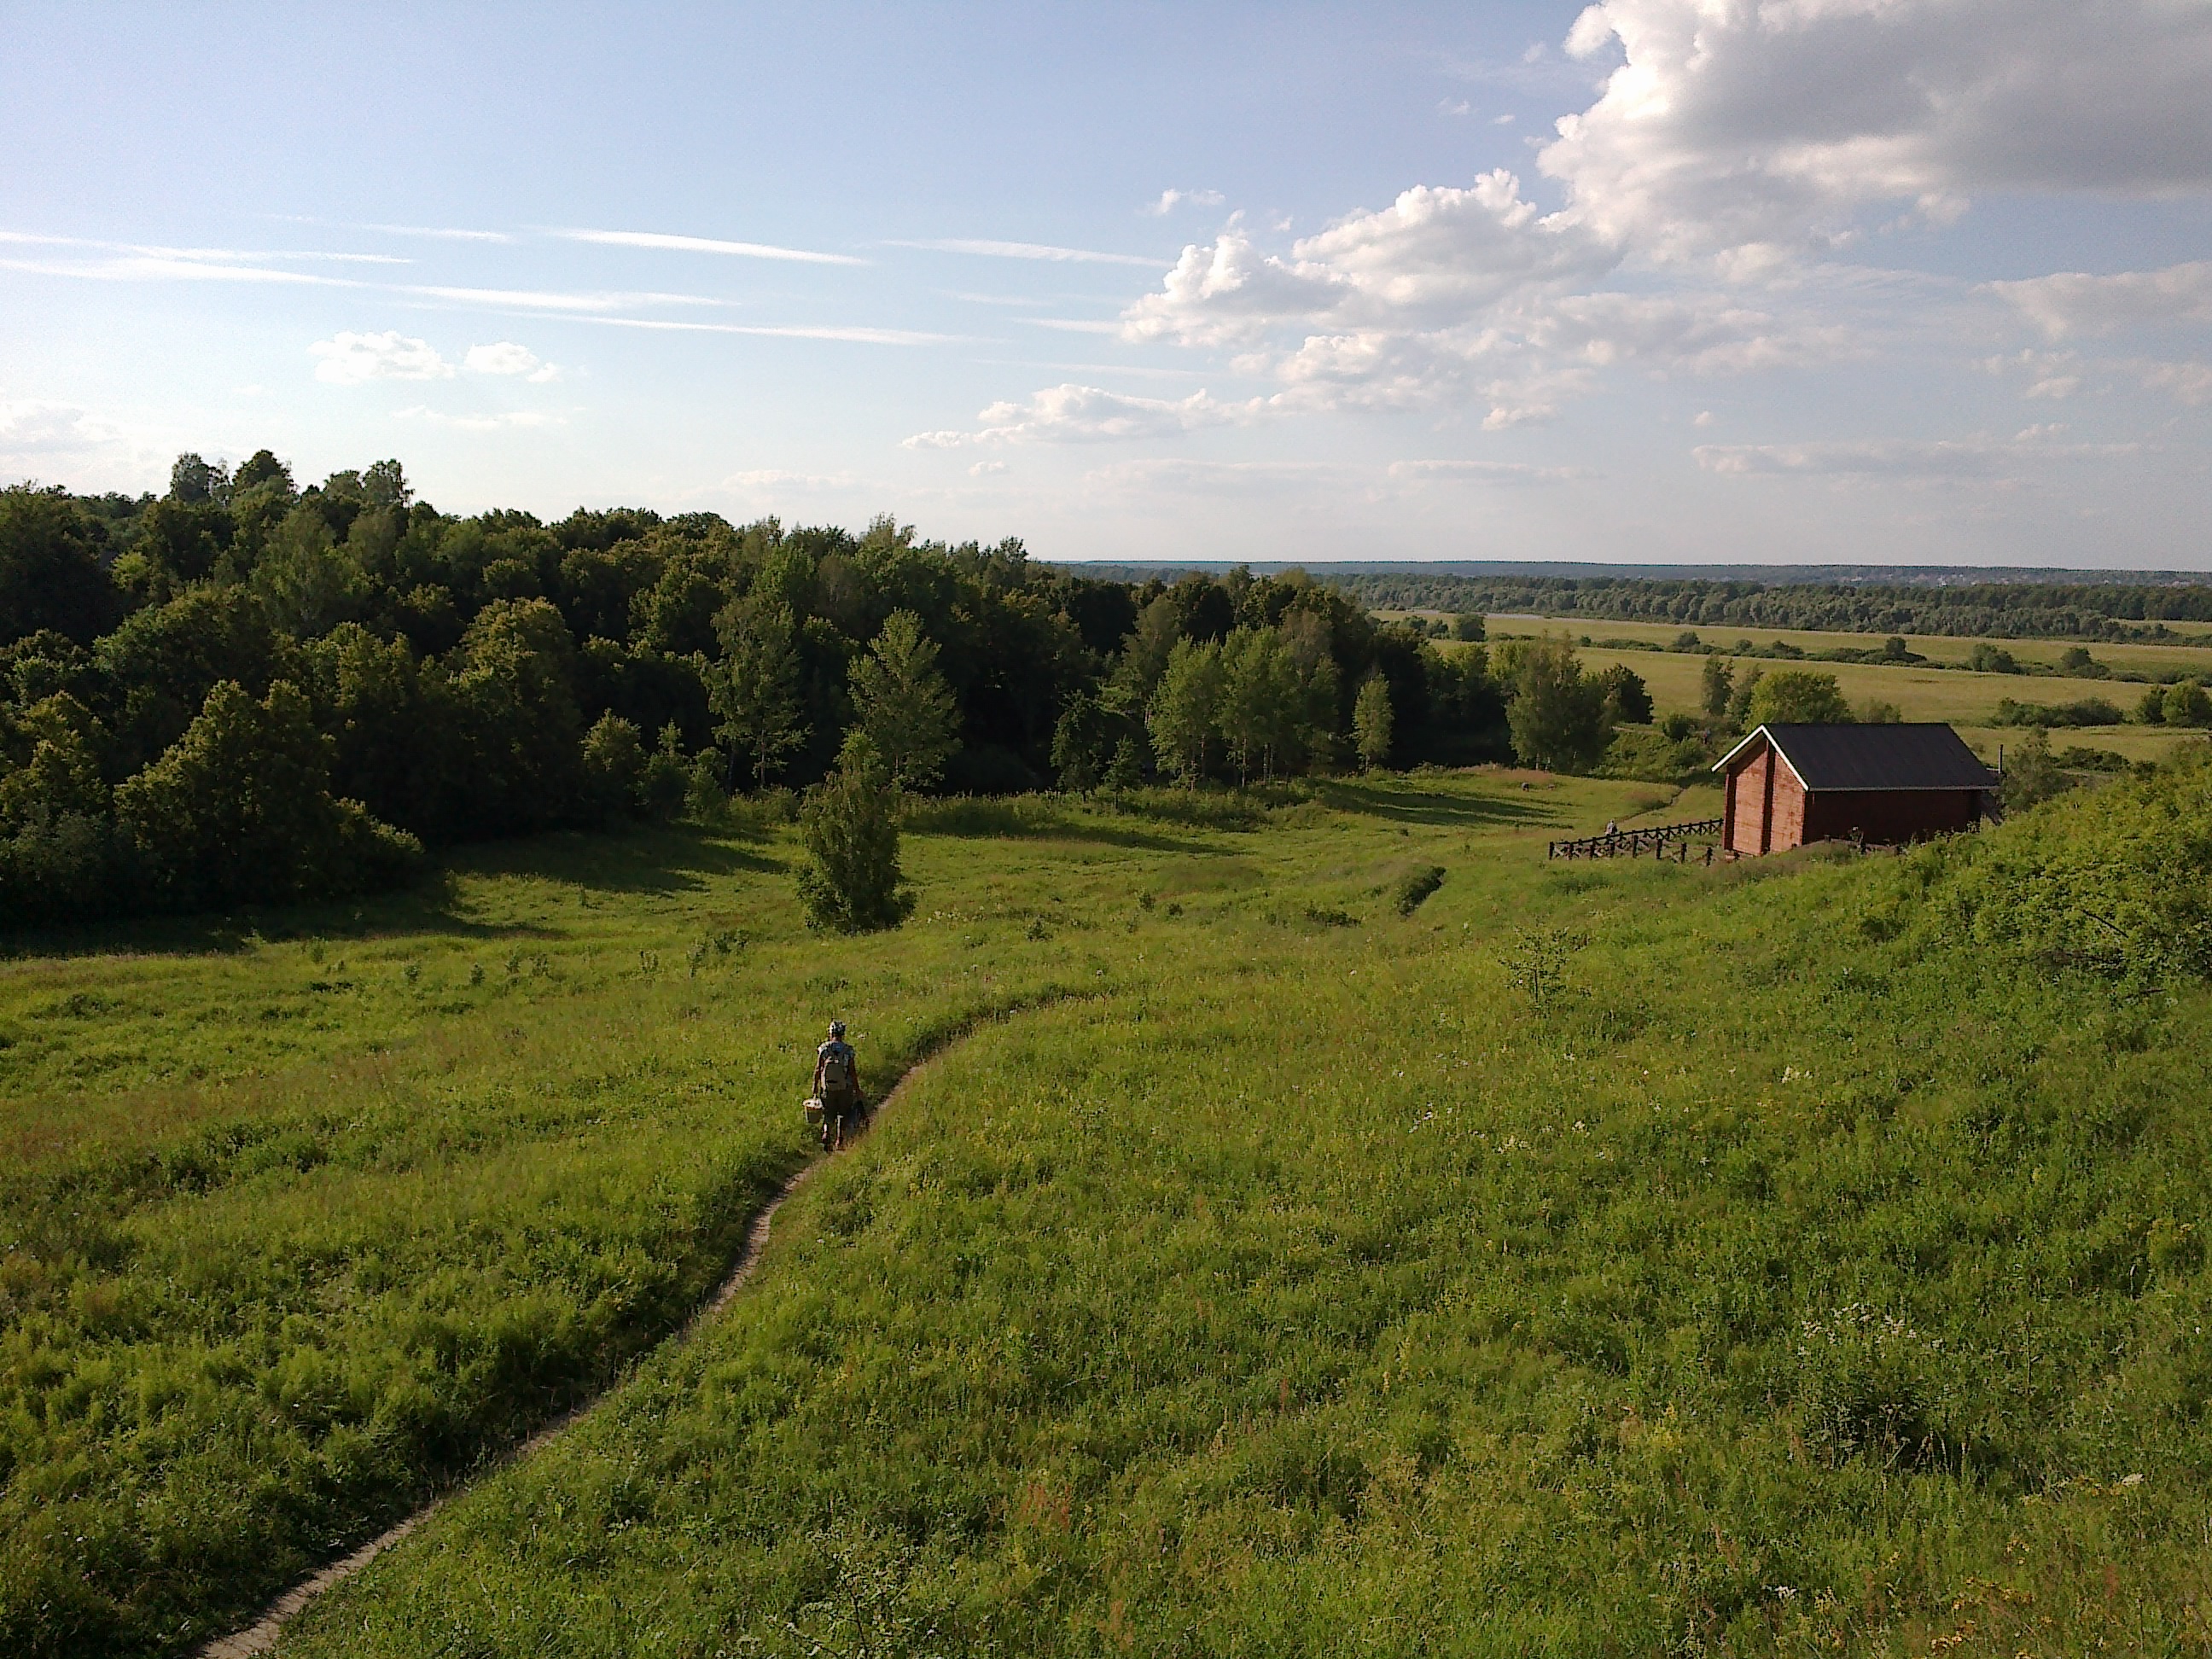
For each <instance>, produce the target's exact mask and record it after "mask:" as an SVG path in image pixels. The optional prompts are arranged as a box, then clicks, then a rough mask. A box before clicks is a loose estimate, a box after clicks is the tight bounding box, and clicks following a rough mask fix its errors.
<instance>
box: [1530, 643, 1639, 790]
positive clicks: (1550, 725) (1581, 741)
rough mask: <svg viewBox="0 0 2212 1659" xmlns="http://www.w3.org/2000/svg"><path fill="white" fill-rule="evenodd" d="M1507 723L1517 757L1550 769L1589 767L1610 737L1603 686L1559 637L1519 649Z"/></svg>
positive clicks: (1573, 770)
mask: <svg viewBox="0 0 2212 1659" xmlns="http://www.w3.org/2000/svg"><path fill="white" fill-rule="evenodd" d="M1506 721H1507V724H1508V726H1510V728H1511V731H1512V733H1513V748H1514V750H1515V752H1516V753H1517V754H1518V755H1519V756H1520V757H1521V758H1522V761H1523V762H1525V763H1527V764H1528V765H1530V766H1541V767H1543V768H1545V769H1547V770H1549V771H1553V772H1574V773H1580V772H1588V771H1589V770H1590V769H1592V768H1594V767H1595V766H1596V765H1597V763H1599V762H1600V761H1601V760H1602V759H1603V758H1604V757H1605V750H1606V745H1607V744H1608V743H1610V742H1611V741H1612V740H1613V724H1612V722H1611V721H1610V720H1608V719H1607V715H1606V694H1605V688H1604V687H1603V685H1601V684H1600V683H1599V682H1598V681H1596V680H1594V679H1590V678H1586V677H1585V676H1584V675H1583V671H1582V665H1581V664H1580V663H1578V662H1577V661H1576V660H1575V648H1574V646H1573V644H1572V643H1571V641H1568V640H1566V639H1564V638H1546V639H1541V640H1534V641H1529V642H1528V644H1527V645H1526V646H1525V647H1523V648H1522V650H1521V652H1520V653H1519V654H1518V656H1517V659H1516V670H1515V674H1514V684H1513V701H1512V702H1510V704H1508V705H1507V708H1506Z"/></svg>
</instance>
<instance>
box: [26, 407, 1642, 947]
mask: <svg viewBox="0 0 2212 1659" xmlns="http://www.w3.org/2000/svg"><path fill="white" fill-rule="evenodd" d="M1583 702H1584V703H1585V704H1588V703H1589V702H1590V699H1589V697H1588V696H1585V697H1584V698H1583ZM1585 724H1587V722H1585ZM855 727H864V728H866V730H867V731H868V732H869V735H870V736H871V737H872V738H873V739H875V741H876V745H877V747H878V750H879V751H880V752H882V753H883V754H884V756H885V757H886V759H887V760H888V761H889V762H890V769H891V771H892V774H893V775H894V777H895V779H896V781H897V782H898V783H900V784H901V785H902V787H905V788H906V789H908V790H909V791H927V790H933V789H934V790H941V791H945V792H948V793H1018V792H1021V791H1024V790H1030V789H1034V788H1038V787H1047V786H1048V785H1050V784H1052V783H1054V782H1058V783H1059V784H1060V785H1061V786H1062V787H1070V788H1073V789H1077V790H1084V789H1089V788H1091V787H1097V786H1099V785H1101V784H1106V783H1116V784H1123V785H1127V784H1133V783H1139V782H1143V781H1150V780H1153V779H1155V778H1163V779H1170V780H1173V781H1180V782H1182V783H1186V784H1195V783H1197V782H1198V781H1200V780H1202V779H1204V778H1206V777H1208V776H1218V777H1222V778H1225V779H1233V780H1237V781H1244V780H1247V779H1257V778H1264V777H1268V776H1281V775H1291V774H1296V773H1298V772H1301V771H1304V770H1307V769H1316V768H1318V769H1328V768H1333V767H1335V766H1337V765H1340V764H1342V763H1349V762H1351V761H1352V760H1355V759H1358V760H1364V761H1366V762H1368V763H1395V764H1406V763H1415V762H1419V761H1422V760H1427V759H1437V760H1452V761H1469V760H1480V759H1486V758H1503V757H1505V756H1507V755H1508V754H1509V752H1510V750H1509V747H1508V744H1509V738H1508V735H1507V726H1506V719H1505V699H1504V696H1502V695H1501V693H1500V690H1499V688H1498V684H1496V682H1495V681H1494V680H1493V679H1492V678H1491V676H1490V673H1489V671H1488V667H1487V665H1486V659H1485V657H1484V655H1483V653H1482V652H1481V651H1480V648H1476V649H1474V650H1472V651H1467V650H1462V651H1458V652H1455V653H1451V654H1446V653H1443V652H1441V651H1439V650H1438V649H1437V647H1436V646H1435V645H1434V644H1432V643H1431V641H1429V640H1428V639H1427V638H1426V637H1425V635H1424V634H1423V633H1422V631H1421V630H1419V629H1417V628H1412V627H1404V626H1401V627H1389V626H1378V625H1377V624H1376V623H1373V622H1371V621H1370V619H1369V617H1367V615H1366V613H1365V611H1364V609H1363V608H1362V607H1361V606H1360V605H1359V604H1358V602H1356V601H1355V600H1354V599H1352V598H1350V597H1348V596H1346V594H1345V593H1343V592H1339V591H1336V590H1334V589H1332V588H1328V587H1324V586H1318V585H1316V583H1314V582H1312V581H1310V580H1306V579H1305V578H1304V577H1303V576H1301V575H1299V574H1296V573H1291V574H1285V575H1282V576H1277V577H1272V578H1254V577H1252V576H1249V574H1245V573H1243V572H1234V573H1231V574H1229V575H1227V576H1225V577H1222V578H1218V579H1216V578H1212V577H1204V576H1191V577H1187V578H1185V579H1184V580H1181V581H1179V582H1177V583H1176V584H1174V585H1173V586H1169V585H1167V584H1166V583H1164V582H1162V581H1158V580H1153V581H1151V582H1148V583H1144V584H1131V583H1122V582H1105V581H1093V580H1084V579H1081V578H1079V577H1075V576H1072V575H1069V574H1064V573H1062V572H1060V571H1057V570H1055V569H1053V568H1050V567H1048V566H1045V565H1042V564H1041V563H1038V562H1035V561H1033V560H1031V559H1030V557H1029V556H1027V554H1026V553H1025V551H1024V549H1023V547H1022V545H1021V544H1020V543H1019V542H1018V541H1013V540H1009V541H1005V542H1001V543H1000V544H997V545H995V546H991V547H984V546H981V545H978V544H975V543H972V542H971V543H966V544H959V545H947V544H945V543H942V542H933V541H926V540H919V539H917V538H916V535H915V531H914V529H913V528H912V527H911V526H899V525H896V524H895V523H893V522H892V521H891V520H888V519H879V520H877V521H876V522H874V523H872V524H871V525H870V526H868V527H867V529H866V531H865V532H863V533H861V534H860V535H857V536H855V535H854V534H852V533H850V532H848V531H845V530H842V529H837V528H828V527H787V526H784V525H782V524H781V523H780V522H778V521H777V520H774V519H766V520H760V521H758V522H756V523H752V524H746V525H732V524H730V523H728V522H727V521H726V520H723V519H721V518H720V517H718V516H716V515H714V514H713V513H690V514H684V515H679V516H674V517H663V516H661V515H660V514H659V513H653V512H649V511H644V510H616V511H607V512H585V511H581V510H580V511H578V512H576V513H572V514H570V515H569V516H568V518H566V519H564V520H561V521H560V522H559V523H557V524H552V525H546V524H544V523H541V522H540V521H539V520H538V519H536V518H535V517H533V516H532V515H531V514H529V513H520V512H489V513H479V514H477V515H475V516H472V517H459V516H455V515H452V514H447V513H440V512H439V511H438V510H437V509H436V508H435V507H432V506H431V505H430V504H428V502H425V501H418V500H416V498H415V495H414V492H413V490H412V489H411V488H410V485H409V483H408V482H407V478H406V476H405V473H404V470H403V468H402V467H401V465H400V464H399V463H398V462H397V461H392V460H386V461H380V462H378V463H376V464H375V465H371V466H369V467H367V468H365V469H363V470H361V471H342V472H338V473H335V474H333V475H331V477H328V478H326V479H325V480H324V481H323V482H322V483H319V484H309V485H307V486H306V487H304V488H303V487H301V486H299V485H298V484H296V483H295V480H294V478H293V477H292V475H291V472H290V471H289V468H288V467H287V466H286V465H285V464H284V463H283V462H282V461H280V460H278V459H276V457H275V456H274V455H273V454H271V453H270V452H269V451H267V450H263V451H261V452H259V453H257V454H255V455H254V456H253V457H252V459H249V460H246V462H244V463H242V464H241V465H239V466H238V468H237V469H236V471H229V470H228V469H227V468H226V467H224V466H222V465H216V464H212V463H210V462H208V461H206V460H204V459H202V458H201V457H199V456H197V455H185V456H182V457H180V458H179V459H178V461H177V463H176V465H175V467H174V469H173V473H172V477H171V483H170V488H169V489H168V490H167V493H166V494H165V495H161V497H159V498H155V497H151V496H147V497H139V498H131V497H126V496H120V495H106V496H98V497H88V496H76V495H70V494H68V493H66V492H64V491H63V490H60V489H38V488H34V487H32V486H29V485H19V486H15V487H13V488H10V489H6V490H4V491H0V921H8V922H13V923H17V924H21V923H27V922H30V923H35V922H46V921H61V920H66V919H70V918H75V917H84V916H90V915H102V914H106V915H118V914H143V913H148V912H152V911H158V910H176V909H191V908H209V907H225V906H235V905H240V904H253V903H281V902H289V901H295V900H298V899H301V898H307V897H313V896H330V895H337V894H343V893H347V892H355V891H364V890H373V889H375V888H379V887H383V886H388V885H391V884H394V883H397V882H400V881H404V879H406V878H407V877H408V876H409V874H410V872H412V871H414V870H416V869H417V868H418V867H420V866H422V861H423V860H424V858H425V854H426V850H427V849H430V848H439V847H443V846H451V845H454V844H458V843H463V842H481V841H486V840H491V839H495V838H500V837H505V836H517V835H524V834H528V833H532V832H536V831H539V830H543V829H550V828H555V827H562V826H577V827H586V826H597V825H601V824H605V823H609V822H611V821H614V820H618V819H622V818H624V817H635V818H645V819H666V818H669V817H674V816H677V815H678V814H679V813H681V812H684V811H687V810H688V811H692V812H694V813H695V814H696V813H697V812H699V811H711V810H712V808H713V806H714V803H716V802H717V801H719V800H722V799H726V798H727V797H728V796H729V795H730V794H731V793H732V792H742V791H752V792H761V791H780V790H788V789H791V788H796V787H805V786H807V785H809V784H811V783H813V782H815V781H818V780H820V779H821V778H822V777H823V775H825V774H826V773H827V771H828V770H829V768H830V767H831V766H832V765H833V763H835V760H836V756H837V754H838V752H839V750H840V747H841V744H842V741H843V738H844V737H845V735H846V733H847V732H848V731H850V730H852V729H854V728H855ZM1599 747H1600V748H1601V747H1602V745H1601V744H1600V745H1599Z"/></svg>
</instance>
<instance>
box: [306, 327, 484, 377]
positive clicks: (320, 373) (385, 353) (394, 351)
mask: <svg viewBox="0 0 2212 1659" xmlns="http://www.w3.org/2000/svg"><path fill="white" fill-rule="evenodd" d="M307 355H308V356H311V357H313V358H314V359H316V362H315V378H316V379H317V380H322V381H325V382H326V383H328V384H329V385H331V386H360V385H362V384H363V383H365V382H367V381H369V380H451V379H452V378H453V365H452V364H451V363H449V362H447V361H446V360H445V359H444V358H443V357H442V356H440V355H439V354H438V349H437V348H436V347H435V346H433V345H432V344H431V343H429V342H428V340H417V339H414V338H411V337H409V336H407V335H404V334H402V333H400V331H398V329H396V328H393V329H386V330H385V331H384V332H382V333H381V334H356V333H352V332H349V331H340V332H338V333H337V334H334V335H332V336H331V337H330V338H329V339H327V340H318V341H316V342H315V343H313V345H311V346H309V347H308V348H307Z"/></svg>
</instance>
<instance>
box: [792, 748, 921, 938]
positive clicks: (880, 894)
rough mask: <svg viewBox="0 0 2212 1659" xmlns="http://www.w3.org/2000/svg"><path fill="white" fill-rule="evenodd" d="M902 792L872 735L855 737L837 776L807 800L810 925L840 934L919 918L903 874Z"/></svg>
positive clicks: (803, 887) (803, 891) (803, 811)
mask: <svg viewBox="0 0 2212 1659" xmlns="http://www.w3.org/2000/svg"><path fill="white" fill-rule="evenodd" d="M898 816H899V815H898V790H897V788H896V786H894V785H893V784H892V782H891V781H890V772H889V771H888V770H887V769H885V767H884V763H883V759H882V757H880V756H878V754H877V753H876V747H875V744H872V743H871V742H870V741H869V740H868V738H867V736H866V733H864V732H852V733H851V734H849V735H848V737H847V738H846V739H845V745H844V747H843V749H842V750H840V751H839V753H838V756H837V769H836V772H834V773H832V774H831V775H830V776H829V778H828V779H827V780H826V781H823V782H822V783H818V784H817V785H816V786H815V787H813V788H811V789H810V790H808V791H807V792H806V804H805V805H804V806H803V807H801V808H800V809H799V825H800V827H801V829H803V830H804V832H805V836H806V854H807V862H806V866H805V868H804V869H802V870H801V871H800V872H799V899H800V901H801V902H803V903H804V904H805V907H806V920H807V925H808V926H809V927H819V928H825V929H828V930H830V931H833V932H836V933H875V932H878V931H879V930H881V929H883V928H886V927H897V926H898V925H899V924H900V923H901V922H902V921H905V920H906V919H907V917H908V916H909V915H912V914H913V912H914V892H913V890H912V889H910V888H908V886H907V885H906V878H905V875H904V873H903V872H902V871H901V870H900V868H899V824H898Z"/></svg>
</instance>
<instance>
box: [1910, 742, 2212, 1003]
mask: <svg viewBox="0 0 2212 1659" xmlns="http://www.w3.org/2000/svg"><path fill="white" fill-rule="evenodd" d="M1917 858H1918V860H1920V862H1919V865H1918V869H1919V872H1920V878H1922V879H1923V880H1925V881H1926V882H1927V883H1928V884H1929V886H1930V888H1931V890H1932V891H1931V897H1932V898H1933V899H1934V901H1935V902H1933V903H1932V904H1931V905H1930V907H1929V910H1930V914H1931V915H1932V916H1934V917H1935V918H1936V921H1937V922H1938V924H1939V925H1943V926H1948V927H1952V928H1955V929H1956V930H1958V931H1959V932H1961V933H1965V934H1966V935H1967V936H1968V937H1970V938H1972V939H1974V940H1975V941H1976V942H1978V943H1979V944H1981V945H1984V946H1986V947H1990V948H1994V949H1996V950H2000V951H2008V952H2010V953H2013V954H2015V955H2019V956H2021V957H2026V958H2027V959H2029V960H2032V961H2036V962H2039V963H2044V964H2045V965H2046V966H2050V967H2057V968H2077V969H2087V970H2089V971H2093V972H2096V973H2100V974H2105V975H2111V976H2113V977H2116V978H2118V979H2122V980H2124V981H2128V982H2130V983H2131V984H2134V985H2137V986H2144V985H2148V984H2151V983H2154V982H2156V981H2161V980H2167V979H2174V978H2203V977H2205V976H2207V975H2212V755H2207V754H2189V755H2184V756H2180V757H2177V758H2176V759H2175V760H2174V761H2173V762H2172V763H2170V764H2168V765H2166V766H2163V767H2160V768H2159V769H2157V770H2156V771H2154V772H2153V773H2151V774H2150V775H2148V776H2145V777H2138V778H2131V779H2127V780H2124V781H2118V782H2115V783H2114V784H2112V786H2111V787H2107V788H2102V789H2088V790H2077V791H2074V792H2071V793H2068V794H2067V795H2065V796H2064V797H2063V798H2062V799H2058V800H2056V801H2053V802H2051V803H2050V804H2049V805H2045V807H2043V808H2042V809H2041V810H2039V811H2037V812H2035V813H2033V814H2032V815H2030V816H2029V817H2027V818H2026V819H2024V820H2022V821H2021V823H2018V824H2016V825H2012V826H2008V829H2007V832H2006V833H2005V834H2004V835H2003V836H1992V837H1989V838H1987V839H1974V840H1966V841H1960V842H1954V843H1949V844H1947V845H1939V846H1937V847H1935V848H1929V849H1928V850H1927V851H1925V852H1923V853H1922V854H1918V855H1917Z"/></svg>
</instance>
